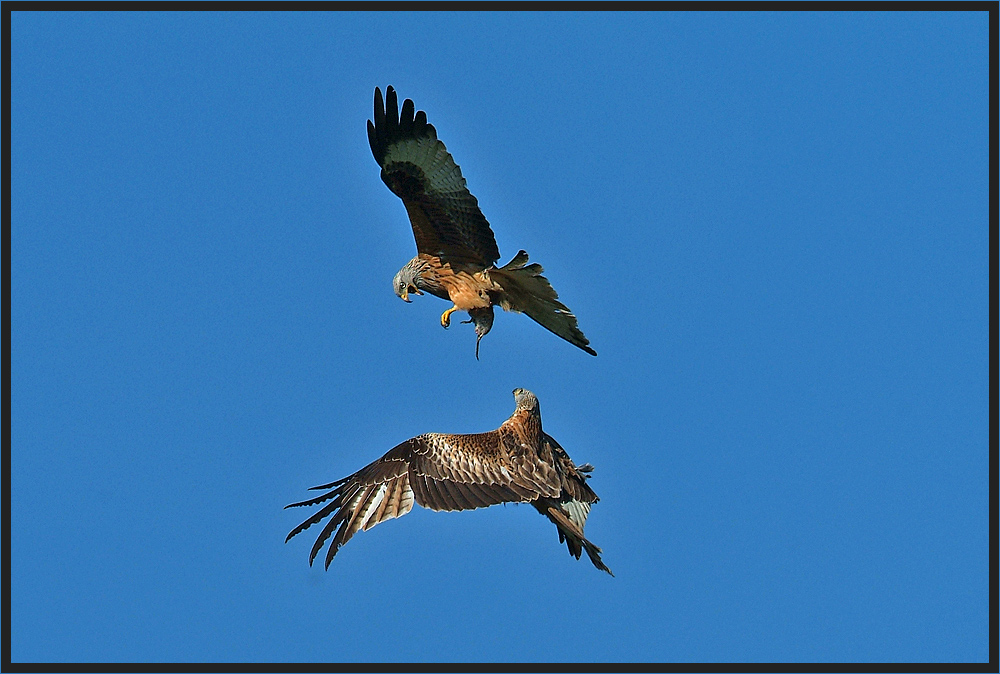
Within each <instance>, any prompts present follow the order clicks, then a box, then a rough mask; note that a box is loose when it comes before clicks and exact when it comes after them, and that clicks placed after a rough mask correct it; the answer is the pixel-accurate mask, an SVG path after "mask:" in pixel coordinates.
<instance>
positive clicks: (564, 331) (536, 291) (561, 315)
mask: <svg viewBox="0 0 1000 674" xmlns="http://www.w3.org/2000/svg"><path fill="white" fill-rule="evenodd" d="M544 271H545V270H544V269H542V266H541V265H540V264H538V263H537V262H533V263H531V264H528V254H527V253H526V252H524V251H523V250H522V251H518V253H517V255H515V256H514V259H513V260H511V261H510V262H508V263H507V264H505V265H504V266H503V267H500V268H499V269H491V270H490V271H489V274H490V278H491V279H492V280H493V281H494V282H495V283H496V284H497V285H499V286H500V287H501V288H502V289H503V294H502V295H501V296H500V298H499V304H500V306H501V307H503V308H504V309H506V310H507V311H517V312H520V313H524V314H527V315H528V316H530V317H531V318H532V319H533V320H534V321H535V322H536V323H538V324H539V325H541V326H542V327H543V328H545V329H547V330H549V331H550V332H553V333H555V334H557V335H559V336H560V337H562V338H563V339H565V340H566V341H567V342H569V343H570V344H573V345H575V346H578V347H580V348H581V349H583V350H584V351H586V352H587V353H589V354H590V355H592V356H596V355H597V352H596V351H594V349H592V348H591V347H590V340H589V339H587V336H586V335H584V334H583V331H582V330H580V326H579V325H578V324H577V321H576V316H574V315H573V312H572V311H570V310H569V307H567V306H566V305H565V304H563V303H562V302H560V301H559V295H558V294H557V293H556V291H555V288H553V287H552V284H551V283H549V280H548V279H547V278H545V277H544V276H542V272H544Z"/></svg>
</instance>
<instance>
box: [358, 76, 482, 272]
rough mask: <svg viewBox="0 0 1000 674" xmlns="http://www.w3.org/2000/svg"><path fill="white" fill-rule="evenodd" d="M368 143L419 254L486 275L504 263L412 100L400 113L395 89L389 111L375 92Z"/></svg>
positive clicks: (452, 163) (455, 169) (390, 95)
mask: <svg viewBox="0 0 1000 674" xmlns="http://www.w3.org/2000/svg"><path fill="white" fill-rule="evenodd" d="M368 142H369V144H370V145H371V148H372V155H374V157H375V161H377V162H378V164H379V166H381V167H382V180H383V181H384V182H385V184H386V185H388V186H389V189H390V190H392V191H393V193H394V194H395V195H396V196H398V197H399V198H400V199H402V200H403V205H404V206H406V212H407V214H408V215H409V216H410V224H411V225H412V226H413V237H414V238H415V239H416V241H417V252H418V253H424V254H427V255H434V256H436V257H440V258H441V259H442V260H443V261H445V262H449V261H450V262H456V263H471V264H476V265H481V266H482V267H483V268H484V269H485V268H486V267H488V266H490V265H491V264H493V263H494V262H496V261H497V260H498V259H499V258H500V251H499V249H498V248H497V242H496V239H495V238H494V236H493V230H491V229H490V223H489V222H487V221H486V218H485V217H484V216H483V214H482V211H480V210H479V202H478V201H476V198H475V197H474V196H472V194H471V193H470V192H469V189H468V188H467V187H466V185H465V178H463V177H462V171H461V169H459V168H458V164H456V163H455V160H454V159H452V157H451V154H449V153H448V150H447V149H446V148H445V146H444V143H442V142H441V141H440V140H438V139H437V132H436V131H435V129H434V126H433V125H431V124H428V123H427V115H426V114H425V113H424V111H423V110H421V111H419V112H417V113H416V114H414V111H413V101H411V100H410V99H406V100H405V101H403V109H402V110H401V111H398V110H397V101H396V91H395V90H394V89H393V88H392V87H391V86H390V87H386V90H385V104H384V105H383V102H382V92H381V91H379V89H378V88H376V89H375V120H374V122H372V120H369V121H368Z"/></svg>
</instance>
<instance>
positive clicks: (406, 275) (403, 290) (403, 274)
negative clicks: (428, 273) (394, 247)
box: [392, 258, 423, 302]
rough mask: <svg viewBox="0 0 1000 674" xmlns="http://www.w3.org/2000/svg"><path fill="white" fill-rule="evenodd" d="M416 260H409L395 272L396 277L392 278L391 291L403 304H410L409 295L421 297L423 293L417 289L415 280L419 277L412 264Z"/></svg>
mask: <svg viewBox="0 0 1000 674" xmlns="http://www.w3.org/2000/svg"><path fill="white" fill-rule="evenodd" d="M415 260H416V258H414V259H413V260H410V261H409V262H407V263H406V265H405V266H404V267H403V268H402V269H400V270H399V271H397V272H396V275H395V276H393V277H392V289H393V291H394V292H395V293H396V296H397V297H399V298H400V299H402V300H403V301H404V302H411V301H412V300H411V299H410V293H415V294H417V295H423V292H421V291H420V289H419V288H418V287H417V279H418V277H419V276H420V272H419V271H418V270H417V267H416V265H415V264H413V263H414V261H415Z"/></svg>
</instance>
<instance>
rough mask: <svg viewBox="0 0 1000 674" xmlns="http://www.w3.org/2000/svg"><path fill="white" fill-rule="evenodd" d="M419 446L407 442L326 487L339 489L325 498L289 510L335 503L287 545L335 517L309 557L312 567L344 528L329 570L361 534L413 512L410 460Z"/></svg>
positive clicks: (333, 546)
mask: <svg viewBox="0 0 1000 674" xmlns="http://www.w3.org/2000/svg"><path fill="white" fill-rule="evenodd" d="M416 442H418V439H417V438H412V439H410V440H407V441H406V442H403V443H401V444H399V445H397V446H395V447H393V448H392V449H390V450H389V451H388V452H387V453H386V454H385V456H383V457H382V458H381V459H379V460H378V461H375V462H373V463H370V464H368V465H367V466H365V467H364V468H362V469H361V470H359V471H358V472H356V473H354V474H353V475H350V476H348V477H346V478H344V479H342V480H338V481H336V482H331V483H330V484H329V485H326V486H335V487H336V488H335V489H333V490H332V491H329V492H327V493H326V494H323V495H322V496H319V497H317V498H314V499H309V500H308V501H301V502H299V503H292V504H290V505H287V506H285V507H286V508H292V507H295V506H308V505H315V504H317V503H322V502H324V501H326V500H329V499H333V500H332V501H331V502H330V503H328V504H327V505H326V506H324V507H323V508H322V509H320V510H319V511H317V512H316V513H314V514H313V515H312V516H311V517H310V518H309V519H307V520H306V521H305V522H303V523H302V524H300V525H299V526H297V527H295V528H294V529H292V531H291V532H290V533H289V534H288V537H287V538H285V542H286V543H287V542H288V541H289V540H290V539H291V538H292V537H293V536H295V535H296V534H298V533H301V532H302V531H305V530H306V529H308V528H309V527H311V526H312V525H313V524H316V523H317V522H320V521H322V520H323V519H325V518H326V517H328V516H329V515H330V514H333V517H331V518H330V521H329V522H327V524H326V526H325V527H324V528H323V530H322V532H320V535H319V537H318V538H317V539H316V543H315V544H314V545H313V547H312V551H311V552H310V553H309V564H310V565H312V563H313V560H314V559H315V558H316V555H317V554H318V553H319V551H320V549H321V548H322V547H323V543H325V542H326V540H327V539H328V538H329V537H330V536H331V535H332V534H333V530H334V528H336V527H337V526H338V525H340V529H339V530H338V531H337V535H336V537H335V538H334V539H333V543H331V544H330V550H329V551H328V552H327V556H326V566H330V561H331V560H333V557H334V555H336V554H337V550H338V549H339V548H340V546H342V545H343V544H344V543H346V542H347V541H348V540H350V538H351V537H352V536H353V535H354V534H356V533H357V532H358V531H360V530H362V529H365V530H367V529H371V528H372V527H373V526H375V525H376V524H379V523H381V522H385V521H386V520H390V519H392V518H394V517H400V516H401V515H405V514H406V513H408V512H410V509H411V508H413V490H412V489H411V487H410V476H409V457H410V456H411V454H412V450H413V445H414V444H415V443H416Z"/></svg>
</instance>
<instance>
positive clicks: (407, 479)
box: [285, 388, 614, 575]
mask: <svg viewBox="0 0 1000 674" xmlns="http://www.w3.org/2000/svg"><path fill="white" fill-rule="evenodd" d="M514 401H515V402H516V408H515V410H514V414H512V415H511V417H510V418H509V419H507V421H505V422H503V424H501V425H500V428H498V429H496V430H495V431H490V432H488V433H474V434H469V435H448V434H445V433H425V434H424V435H418V436H417V437H415V438H410V439H409V440H406V441H405V442H402V443H400V444H398V445H396V446H395V447H393V448H392V449H390V450H389V451H388V452H386V454H385V456H383V457H382V458H381V459H378V460H377V461H375V462H373V463H370V464H368V465H367V466H365V467H364V468H362V469H361V470H359V471H358V472H356V473H354V474H353V475H349V476H347V477H345V478H344V479H342V480H337V481H336V482H330V483H329V484H322V485H319V486H318V487H312V489H329V490H330V491H328V492H326V493H325V494H323V495H322V496H319V497H317V498H313V499H309V500H307V501H301V502H299V503H292V504H290V505H287V506H285V507H286V508H292V507H297V506H312V505H318V504H320V503H325V502H326V501H330V502H329V503H327V504H326V505H325V506H324V507H323V508H321V509H320V510H318V511H317V512H315V513H314V514H313V515H312V516H311V517H310V518H309V519H307V520H306V521H305V522H303V523H302V524H300V525H299V526H297V527H295V528H294V529H292V531H291V532H290V533H289V534H288V537H287V538H285V542H286V543H287V542H288V541H289V540H291V538H292V537H293V536H295V535H296V534H298V533H300V532H302V531H305V530H306V529H308V528H309V527H311V526H312V525H313V524H316V523H318V522H321V521H322V520H324V519H325V518H327V517H329V516H330V515H332V517H330V521H329V522H327V523H326V525H325V526H324V527H323V531H322V532H320V534H319V537H318V538H317V539H316V542H315V543H314V544H313V546H312V551H311V552H310V553H309V565H310V566H312V563H313V560H314V559H315V558H316V555H317V554H318V553H319V551H320V550H321V549H322V548H323V544H324V543H325V542H326V540H327V539H328V538H330V536H331V535H333V534H334V530H335V529H336V535H334V538H333V542H332V543H330V548H329V550H327V553H326V568H329V566H330V561H331V560H332V559H333V557H334V555H336V554H337V550H338V549H339V548H340V546H342V545H343V544H344V543H346V542H347V541H348V540H350V538H351V537H352V536H353V535H354V534H356V533H357V532H358V531H361V530H362V529H364V530H366V531H367V530H368V529H371V528H372V527H373V526H375V525H376V524H379V523H381V522H385V521H386V520H390V519H392V518H394V517H399V516H401V515H405V514H406V513H408V512H410V509H411V508H412V507H413V502H414V501H416V502H417V504H419V505H422V506H423V507H425V508H430V509H431V510H470V509H473V508H483V507H486V506H490V505H494V504H496V503H525V502H527V503H530V504H531V505H532V506H534V507H535V509H536V510H538V512H540V513H541V514H542V515H545V517H547V518H548V519H549V520H550V521H551V522H552V523H553V524H555V525H556V529H558V531H559V542H560V543H562V542H563V541H565V542H566V545H567V547H568V548H569V552H570V554H571V555H573V556H574V557H576V558H577V559H580V553H581V552H582V551H584V550H586V552H587V556H588V557H590V561H591V562H593V563H594V566H596V567H597V568H598V569H600V570H602V571H607V572H608V573H611V569H609V568H608V567H607V566H605V565H604V562H602V561H601V549H600V548H599V547H597V546H596V545H594V544H593V543H591V542H590V541H588V540H587V539H586V538H584V535H583V526H584V524H585V523H586V521H587V514H588V513H589V512H590V506H591V504H592V503H596V502H597V500H598V498H597V494H595V493H594V490H592V489H591V488H590V486H588V485H587V479H588V478H589V476H590V475H589V474H590V472H591V471H592V470H593V469H594V467H593V466H591V465H590V464H589V463H588V464H584V465H582V466H577V465H576V464H574V463H573V461H572V460H571V459H570V458H569V455H568V454H567V453H566V450H564V449H563V448H562V447H561V446H560V445H559V443H558V442H556V441H555V439H553V438H552V436H550V435H549V434H547V433H546V432H545V431H543V430H542V417H541V414H540V413H539V410H538V398H536V397H535V394H533V393H532V392H531V391H526V390H525V389H521V388H518V389H514ZM331 499H332V500H331ZM338 526H339V528H338ZM611 575H614V574H611Z"/></svg>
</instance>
